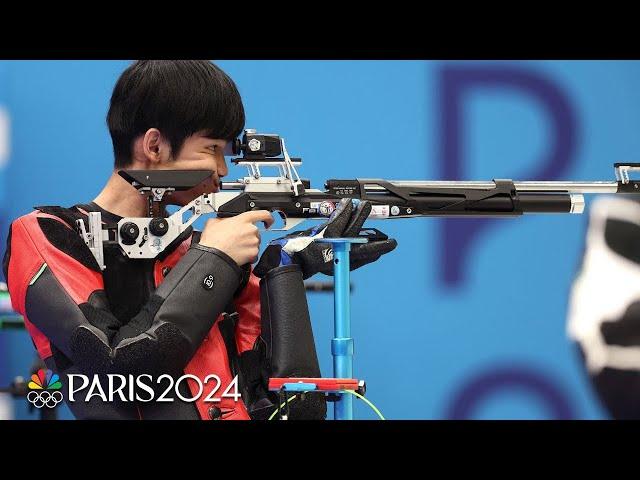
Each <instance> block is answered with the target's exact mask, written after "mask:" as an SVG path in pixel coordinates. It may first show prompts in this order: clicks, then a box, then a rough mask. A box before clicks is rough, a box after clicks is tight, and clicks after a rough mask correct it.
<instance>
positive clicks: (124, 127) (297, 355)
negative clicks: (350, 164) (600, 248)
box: [3, 61, 396, 419]
mask: <svg viewBox="0 0 640 480" xmlns="http://www.w3.org/2000/svg"><path fill="white" fill-rule="evenodd" d="M244 121H245V116H244V108H243V105H242V100H241V98H240V95H239V93H238V90H237V89H236V86H235V84H234V83H233V81H232V80H231V79H230V78H229V77H228V76H227V75H226V74H225V73H224V72H223V71H222V70H220V69H219V68H218V67H216V66H215V65H213V64H212V63H210V62H207V61H140V62H135V63H134V64H132V65H131V66H130V67H129V68H127V69H126V70H125V71H124V72H123V74H122V75H121V77H120V78H119V80H118V82H117V83H116V86H115V88H114V91H113V95H112V98H111V104H110V108H109V113H108V116H107V123H108V126H109V131H110V133H111V137H112V140H113V149H114V154H115V168H114V171H113V173H112V175H111V177H110V178H109V179H108V181H107V183H106V185H105V187H104V188H103V190H102V191H101V192H100V193H99V195H98V196H97V197H96V198H95V199H94V200H93V201H92V202H90V203H88V204H78V205H74V206H72V207H70V208H62V207H57V206H46V207H36V210H35V211H33V212H31V213H30V214H28V215H25V216H23V217H20V218H18V219H17V220H15V221H14V222H13V223H12V226H11V229H10V232H9V237H8V240H7V253H6V256H5V259H4V264H3V267H4V273H5V277H6V278H7V280H8V286H9V290H10V293H11V298H12V303H13V307H14V309H15V310H16V311H18V312H20V313H21V314H22V315H23V316H24V320H25V324H26V326H27V329H28V331H29V333H30V334H31V337H32V339H33V342H34V344H35V347H36V349H37V351H38V354H39V355H40V357H41V358H42V359H43V360H44V362H45V363H46V365H47V367H48V368H49V369H51V370H52V371H54V372H56V373H58V374H59V375H60V376H61V379H62V384H63V386H64V388H66V389H67V391H66V392H65V395H64V398H65V400H66V401H67V403H68V404H69V407H70V408H71V410H72V412H73V413H74V414H75V416H76V417H77V418H103V419H107V418H109V419H111V418H113V419H137V418H144V419H198V418H201V419H249V418H265V417H266V416H267V415H268V414H270V413H272V412H273V410H274V408H275V406H276V405H275V402H277V399H276V398H275V397H274V396H273V394H270V393H268V392H267V391H266V379H267V378H268V377H269V376H320V371H319V368H318V361H317V356H316V352H315V345H314V343H313V334H312V332H311V327H310V323H309V317H308V309H307V304H306V299H305V296H304V286H303V283H302V279H303V277H304V278H307V277H309V276H311V275H313V274H314V273H316V272H319V271H322V272H325V273H330V266H331V265H330V264H329V265H327V264H326V263H325V260H326V259H325V258H324V257H323V255H322V252H321V251H320V249H319V248H317V247H316V245H317V244H315V243H313V242H311V241H310V240H311V238H312V237H313V236H314V235H323V236H348V235H357V233H358V231H359V229H360V227H361V226H362V223H363V222H364V220H365V219H366V217H367V216H368V213H369V211H370V208H371V207H370V205H369V204H368V202H362V203H360V204H357V205H356V204H355V203H352V202H349V201H347V202H342V203H341V204H340V205H339V207H338V208H337V209H336V211H335V212H334V214H333V215H332V216H331V217H330V219H329V220H328V221H327V222H326V223H325V224H323V225H321V226H320V227H316V228H314V229H310V230H307V231H304V232H296V233H294V234H292V235H289V236H287V237H285V238H284V239H279V240H278V241H275V242H274V243H273V244H272V245H270V246H269V247H267V250H266V252H267V253H265V255H263V257H262V258H261V260H260V262H259V263H258V265H257V266H256V270H255V271H256V272H257V273H258V275H259V276H260V277H262V280H260V278H258V277H257V276H256V275H255V274H254V272H253V271H252V268H251V264H252V263H253V262H255V261H256V260H257V259H258V253H259V248H260V235H259V232H258V228H257V226H256V223H259V222H264V224H265V225H267V227H268V226H270V225H271V224H272V222H273V219H272V217H271V215H270V213H269V212H268V211H251V212H247V213H244V214H241V215H238V216H236V217H233V218H228V219H224V220H221V219H211V220H208V221H207V223H206V225H205V227H204V229H203V231H202V232H195V231H193V230H192V229H191V228H190V229H188V230H187V231H185V232H184V234H183V235H181V236H180V237H179V238H178V239H177V241H175V242H173V243H172V245H170V246H168V247H167V248H165V249H164V250H163V251H162V252H161V253H160V254H159V255H158V257H157V258H155V259H150V260H141V259H129V258H128V257H126V256H124V255H123V254H122V252H121V251H120V249H119V246H118V245H108V244H107V245H105V252H104V255H105V265H106V269H105V270H103V271H102V270H101V269H100V268H99V267H98V265H97V262H96V261H95V259H94V257H93V255H92V253H91V251H90V250H89V249H88V247H87V246H86V245H85V244H84V242H83V241H82V240H81V238H80V236H79V234H78V232H77V231H76V221H77V220H78V219H81V220H83V221H85V222H86V219H87V212H89V211H99V212H101V213H102V220H103V223H105V224H107V225H114V224H116V223H117V222H118V221H119V220H120V219H121V218H123V217H142V216H145V215H146V209H147V203H146V199H145V198H144V197H143V196H141V195H140V194H138V192H137V191H136V190H135V189H134V188H132V187H131V185H129V184H128V183H127V182H126V181H125V180H123V179H122V178H121V177H120V176H119V175H118V174H117V172H118V171H119V170H121V169H129V170H210V171H212V175H211V178H209V179H208V180H207V181H206V182H204V183H203V184H201V185H199V186H197V187H195V188H193V189H192V190H189V191H187V192H180V193H175V194H174V195H172V196H168V197H167V201H168V202H171V203H172V204H176V205H184V204H186V203H188V202H189V201H191V200H192V199H194V198H196V197H197V196H198V195H201V194H203V193H210V192H215V191H217V190H218V189H219V186H220V179H221V178H222V177H224V176H225V175H227V173H228V171H227V165H226V163H225V158H224V153H223V152H224V150H225V147H226V145H227V142H229V141H232V140H233V139H234V138H235V137H237V136H238V135H239V134H240V132H241V131H242V129H243V127H244ZM354 207H355V208H354ZM293 239H295V242H293V241H292V240H293ZM395 246H396V243H395V240H392V239H389V240H385V241H379V242H373V243H370V244H367V245H362V246H358V247H360V248H359V249H356V251H355V252H354V255H353V258H354V261H353V264H352V268H358V267H359V266H361V265H364V264H366V263H370V262H372V261H375V260H376V259H378V258H379V257H380V256H381V255H383V254H385V253H387V252H389V251H391V250H393V248H395ZM205 278H212V279H213V281H212V282H211V281H210V282H204V283H203V279H205ZM261 304H262V305H261ZM236 313H237V315H236ZM265 328H266V329H268V332H269V335H261V332H262V331H263V329H265ZM276 332H281V333H276ZM72 374H77V375H78V374H81V375H84V376H87V377H90V378H97V379H98V381H99V382H98V383H99V384H100V385H101V386H102V388H103V389H105V388H111V387H112V386H113V383H114V382H115V383H118V382H123V381H127V382H129V383H127V384H126V385H127V387H126V388H125V389H124V390H122V391H123V392H124V395H121V394H114V395H113V399H112V400H111V399H110V401H107V402H105V401H104V400H103V398H101V396H100V395H98V394H97V393H98V392H97V391H93V393H96V394H95V395H86V396H85V395H80V394H76V395H75V398H74V399H73V401H72V400H71V398H70V393H71V387H70V383H71V379H72V378H79V377H70V375H72ZM185 374H186V375H191V376H192V377H191V379H190V380H188V381H185V382H181V383H179V384H177V385H176V390H177V391H168V393H165V397H164V398H165V399H166V400H171V401H164V402H160V401H157V397H158V396H160V394H161V393H163V391H164V390H165V389H167V386H168V385H169V384H170V383H171V382H172V381H175V379H177V378H180V377H181V376H183V375H185ZM212 374H213V375H217V376H218V378H219V379H220V390H219V392H218V395H216V397H220V396H221V395H220V393H221V392H222V391H223V389H224V388H225V387H227V386H228V385H230V384H231V383H232V381H233V378H234V377H235V376H236V375H237V376H238V378H239V391H240V392H241V394H242V397H241V398H240V399H235V398H230V397H226V398H225V397H223V398H221V399H220V401H219V402H215V403H212V402H208V401H206V397H207V394H208V393H209V392H210V391H211V389H212V388H214V387H215V386H216V385H215V384H216V382H215V381H210V383H209V381H208V380H207V377H208V376H210V375H212ZM140 376H150V377H148V378H151V379H153V382H156V380H158V379H159V378H160V377H161V376H164V378H165V379H166V382H158V383H157V384H156V383H152V384H150V386H152V387H153V389H154V390H157V392H156V395H155V396H154V398H155V399H156V400H154V401H146V399H147V398H148V397H149V396H148V394H147V392H146V391H144V392H142V397H138V396H136V397H135V398H132V397H131V396H130V395H127V392H128V390H127V389H128V388H129V386H130V384H131V382H132V380H131V379H132V378H139V377H140ZM193 378H198V379H200V381H201V383H203V384H204V387H205V388H204V392H203V393H202V394H201V395H199V396H198V395H197V394H198V383H197V382H195V381H194V380H193ZM210 379H211V377H209V380H210ZM145 383H147V384H149V383H148V382H145ZM118 386H119V385H118ZM76 387H77V385H76ZM180 397H183V398H192V397H198V398H197V399H196V400H195V401H194V402H191V401H184V400H182V399H181V398H180ZM325 414H326V404H325V402H324V399H323V398H322V397H319V396H318V395H308V396H306V398H305V400H300V401H297V402H292V405H291V417H292V418H309V419H322V418H324V417H325Z"/></svg>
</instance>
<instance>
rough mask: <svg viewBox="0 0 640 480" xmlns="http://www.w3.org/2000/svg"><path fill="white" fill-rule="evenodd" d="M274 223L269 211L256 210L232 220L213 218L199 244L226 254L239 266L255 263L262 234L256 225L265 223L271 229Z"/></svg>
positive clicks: (207, 223) (203, 231)
mask: <svg viewBox="0 0 640 480" xmlns="http://www.w3.org/2000/svg"><path fill="white" fill-rule="evenodd" d="M273 221H274V220H273V217H272V216H271V214H270V213H269V212H268V211H267V210H254V211H250V212H245V213H241V214H240V215H236V216H235V217H231V218H224V219H222V218H213V219H210V220H207V222H206V224H205V226H204V229H203V230H202V235H201V237H200V242H199V243H200V245H203V246H205V247H212V248H217V249H218V250H220V251H222V252H224V253H226V254H227V255H229V256H230V257H231V258H232V259H233V260H234V261H235V262H236V263H237V264H238V266H242V265H245V264H247V263H253V262H255V261H256V260H257V259H258V253H259V251H260V232H259V231H258V227H257V226H256V225H255V223H257V222H264V224H265V228H269V227H270V226H271V225H272V224H273Z"/></svg>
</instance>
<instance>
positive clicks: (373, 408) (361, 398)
mask: <svg viewBox="0 0 640 480" xmlns="http://www.w3.org/2000/svg"><path fill="white" fill-rule="evenodd" d="M343 392H347V393H350V394H351V395H355V396H356V397H358V398H359V399H360V400H363V401H364V403H366V404H367V405H369V406H370V407H371V409H372V410H373V411H374V412H376V413H377V414H378V416H379V417H380V420H385V418H384V417H383V416H382V414H381V413H380V410H378V409H377V408H376V406H375V405H374V404H373V403H371V402H370V401H369V400H367V399H366V398H364V397H363V396H362V395H360V394H359V393H357V392H354V391H353V390H343Z"/></svg>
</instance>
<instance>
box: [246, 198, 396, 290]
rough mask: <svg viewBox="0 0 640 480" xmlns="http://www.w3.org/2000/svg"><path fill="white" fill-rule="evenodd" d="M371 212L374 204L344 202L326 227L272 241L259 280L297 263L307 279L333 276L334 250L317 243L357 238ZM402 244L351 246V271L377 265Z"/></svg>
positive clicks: (388, 241) (387, 241)
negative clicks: (282, 266) (278, 269)
mask: <svg viewBox="0 0 640 480" xmlns="http://www.w3.org/2000/svg"><path fill="white" fill-rule="evenodd" d="M370 212H371V202H368V201H360V200H356V199H348V198H345V199H342V200H341V201H340V203H339V204H338V206H337V208H336V209H335V211H334V212H333V213H332V214H331V216H330V217H329V220H327V221H326V222H325V223H323V224H322V225H319V226H317V227H313V228H309V229H307V230H303V231H298V232H294V233H291V234H290V235H287V236H285V237H282V238H278V239H276V240H272V241H271V242H269V245H268V246H267V248H266V249H265V251H264V253H263V254H262V256H261V257H260V261H259V262H258V264H257V265H256V267H255V268H254V270H253V273H254V274H255V275H257V276H258V277H262V276H264V275H265V274H266V273H267V272H268V271H269V270H271V269H272V268H276V267H278V266H280V265H288V264H291V263H297V264H298V265H300V267H301V268H302V275H303V277H304V278H305V279H307V278H309V277H311V276H312V275H314V274H316V273H318V272H321V273H324V274H325V275H333V249H332V247H331V245H330V244H327V243H318V242H314V239H315V238H337V237H356V236H358V233H359V232H360V229H361V228H362V225H363V224H364V221H365V220H366V219H367V217H368V216H369V213H370ZM397 245H398V243H397V242H396V240H394V239H393V238H385V239H383V240H375V241H370V242H368V243H363V244H354V245H351V255H350V269H351V270H355V269H356V268H360V267H361V266H363V265H366V264H368V263H371V262H375V261H376V260H378V259H379V258H380V257H381V256H382V255H384V254H385V253H389V252H390V251H392V250H393V249H394V248H396V246H397Z"/></svg>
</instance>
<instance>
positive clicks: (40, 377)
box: [27, 368, 62, 408]
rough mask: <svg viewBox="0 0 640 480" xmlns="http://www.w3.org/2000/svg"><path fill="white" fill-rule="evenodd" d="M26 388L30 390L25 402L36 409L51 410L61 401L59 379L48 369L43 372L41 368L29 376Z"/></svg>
mask: <svg viewBox="0 0 640 480" xmlns="http://www.w3.org/2000/svg"><path fill="white" fill-rule="evenodd" d="M27 386H28V387H29V390H30V391H29V393H28V394H27V400H29V401H30V402H31V403H32V404H33V406H34V407H36V408H42V407H45V406H46V407H48V408H53V407H55V406H56V405H58V404H59V403H60V402H61V401H62V392H61V391H60V389H61V388H62V383H61V382H60V377H59V376H58V375H57V374H55V373H53V372H52V371H51V370H49V369H47V370H46V371H45V370H43V369H42V368H41V369H40V370H38V373H37V374H35V373H34V374H33V375H31V381H30V382H29V384H28V385H27Z"/></svg>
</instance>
